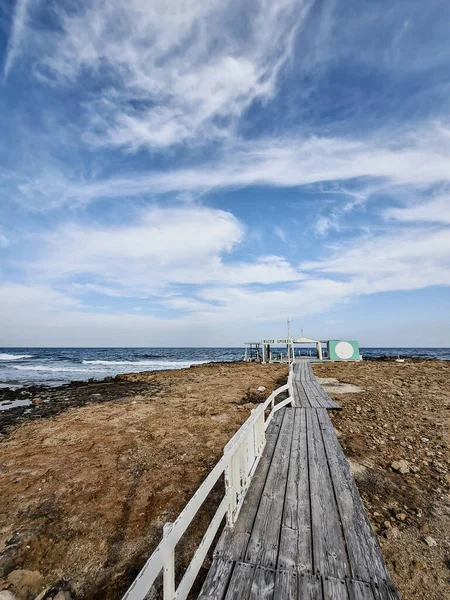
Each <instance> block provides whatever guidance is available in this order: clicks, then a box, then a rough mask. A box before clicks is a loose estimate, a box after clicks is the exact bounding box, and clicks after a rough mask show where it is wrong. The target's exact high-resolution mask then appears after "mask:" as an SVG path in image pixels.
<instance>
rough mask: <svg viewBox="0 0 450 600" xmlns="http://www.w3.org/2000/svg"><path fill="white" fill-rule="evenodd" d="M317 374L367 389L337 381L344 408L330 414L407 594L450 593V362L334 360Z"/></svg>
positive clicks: (431, 597) (432, 596)
mask: <svg viewBox="0 0 450 600" xmlns="http://www.w3.org/2000/svg"><path fill="white" fill-rule="evenodd" d="M314 373H315V374H316V376H318V377H324V378H336V379H338V380H339V382H342V383H347V384H352V385H354V386H357V388H360V389H361V390H362V391H360V392H359V393H358V392H356V393H355V392H354V391H353V393H343V394H342V393H336V390H335V391H334V392H333V391H332V390H333V385H331V387H330V389H329V391H328V393H329V395H330V396H331V397H332V398H333V399H334V400H336V401H337V402H338V403H339V404H340V405H341V406H342V409H343V410H342V411H340V412H334V413H332V420H333V425H334V427H335V429H336V430H337V434H338V437H339V441H340V443H341V445H342V447H343V449H344V452H345V453H346V455H347V458H348V459H349V460H350V464H351V467H352V471H353V473H354V476H355V479H356V482H357V485H358V488H359V491H360V493H361V496H362V499H363V502H364V504H365V507H366V509H367V511H368V513H369V518H370V521H371V523H372V526H373V528H374V530H375V532H376V533H377V536H378V540H379V543H380V546H381V548H382V550H383V554H384V556H385V559H386V562H387V565H388V568H389V571H390V573H391V576H392V578H393V581H394V583H395V585H396V586H397V588H398V590H399V592H400V595H401V597H402V600H422V599H424V600H425V599H426V600H443V599H444V598H450V570H449V569H450V554H449V550H450V539H449V533H450V504H449V491H450V487H449V484H450V475H449V464H450V463H449V459H450V455H449V442H450V439H449V435H450V428H449V424H450V418H449V403H450V363H449V362H445V361H437V360H436V361H434V360H433V361H411V360H408V359H407V360H405V362H395V361H386V362H375V361H367V362H365V361H364V362H361V363H329V364H321V365H317V364H316V365H314ZM325 389H326V386H325ZM399 461H406V462H405V463H403V462H400V464H397V463H399Z"/></svg>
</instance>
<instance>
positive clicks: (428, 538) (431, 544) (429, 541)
mask: <svg viewBox="0 0 450 600" xmlns="http://www.w3.org/2000/svg"><path fill="white" fill-rule="evenodd" d="M424 542H425V544H426V545H427V546H429V547H430V548H434V546H437V541H436V540H435V539H434V538H432V537H431V535H427V536H426V537H425V538H424Z"/></svg>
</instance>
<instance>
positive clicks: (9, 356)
mask: <svg viewBox="0 0 450 600" xmlns="http://www.w3.org/2000/svg"><path fill="white" fill-rule="evenodd" d="M24 358H33V355H32V354H0V360H23V359H24Z"/></svg>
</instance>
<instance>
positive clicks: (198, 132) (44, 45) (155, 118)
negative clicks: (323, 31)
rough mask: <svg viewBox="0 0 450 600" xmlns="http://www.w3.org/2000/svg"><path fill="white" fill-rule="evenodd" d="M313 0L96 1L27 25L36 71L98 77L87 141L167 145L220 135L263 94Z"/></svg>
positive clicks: (269, 91)
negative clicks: (47, 24)
mask: <svg viewBox="0 0 450 600" xmlns="http://www.w3.org/2000/svg"><path fill="white" fill-rule="evenodd" d="M312 4H313V1H312V0H252V1H251V2H249V3H247V4H245V5H243V4H242V3H241V2H238V1H237V0H228V1H227V2H223V1H219V0H195V1H194V0H188V1H187V2H181V3H179V2H178V3H176V6H174V5H172V4H171V3H170V2H169V3H167V2H166V1H163V0H154V1H153V2H151V3H149V2H144V1H142V0H133V1H132V2H127V3H124V2H121V1H119V0H110V1H108V2H103V1H96V2H93V3H92V4H91V3H90V4H88V5H84V6H81V7H79V8H78V10H76V11H73V10H70V11H66V10H65V8H64V6H63V5H60V6H59V7H58V9H57V13H56V14H57V17H58V30H57V31H56V32H54V33H52V32H51V31H48V30H46V31H45V34H43V35H42V34H40V33H39V32H38V31H35V32H34V35H35V36H37V38H38V39H37V40H36V45H37V47H38V48H39V50H40V53H39V54H38V55H37V56H35V57H33V58H32V60H33V63H34V70H35V73H36V74H37V76H38V77H39V78H40V79H41V80H42V81H45V82H47V83H49V84H51V85H61V86H64V85H68V84H71V85H73V84H74V83H75V82H77V81H82V80H83V78H88V79H89V78H90V79H92V78H93V77H95V78H96V81H97V82H98V81H99V78H98V77H97V75H98V74H99V73H102V74H104V75H106V78H105V83H104V86H102V87H103V89H102V93H101V97H99V96H98V95H96V97H95V99H91V100H90V101H86V102H85V103H84V107H85V108H86V109H87V114H88V117H89V121H90V129H89V131H88V132H87V133H86V137H85V139H86V141H88V142H90V143H91V144H93V145H95V146H104V145H106V146H119V147H125V148H128V149H130V150H137V149H138V148H141V147H147V148H157V149H158V148H159V149H161V148H167V147H169V146H171V145H173V144H183V143H186V142H195V141H196V140H197V141H198V140H199V139H201V140H202V141H203V142H204V141H205V140H206V139H224V138H227V137H228V136H229V135H230V133H231V132H232V131H233V130H234V127H235V125H236V119H237V118H239V117H240V116H241V115H242V113H243V112H244V111H245V110H246V109H247V108H248V106H249V105H250V104H251V103H252V102H254V101H255V100H256V99H259V100H260V101H264V100H266V99H268V98H270V97H271V96H272V95H273V94H274V92H275V89H276V87H275V86H276V81H277V78H278V75H279V72H280V70H281V69H282V68H283V66H284V65H285V63H286V61H288V60H289V58H290V57H291V55H292V51H293V42H294V36H295V33H296V32H297V31H298V28H299V27H301V25H302V23H303V21H304V19H305V17H306V15H307V13H308V10H309V8H310V6H311V5H312Z"/></svg>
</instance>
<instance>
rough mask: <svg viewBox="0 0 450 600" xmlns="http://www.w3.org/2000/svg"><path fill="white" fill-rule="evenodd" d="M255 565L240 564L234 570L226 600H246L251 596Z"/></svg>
mask: <svg viewBox="0 0 450 600" xmlns="http://www.w3.org/2000/svg"><path fill="white" fill-rule="evenodd" d="M254 575H255V565H249V564H246V563H241V562H238V563H236V566H235V567H234V570H233V575H232V576H231V580H230V584H229V586H228V589H227V593H226V596H225V599H226V600H246V599H248V598H249V596H250V590H251V588H252V581H253V577H254Z"/></svg>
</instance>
